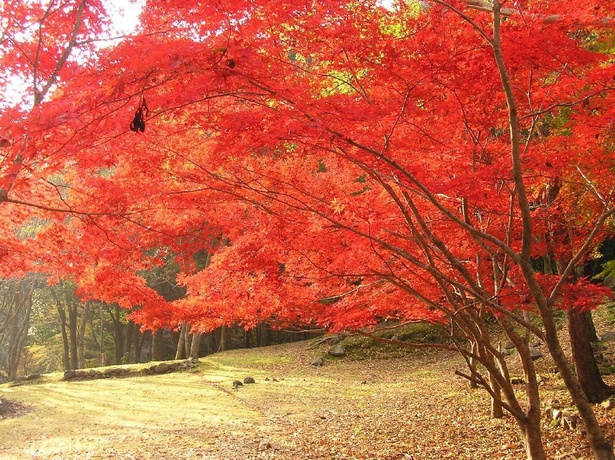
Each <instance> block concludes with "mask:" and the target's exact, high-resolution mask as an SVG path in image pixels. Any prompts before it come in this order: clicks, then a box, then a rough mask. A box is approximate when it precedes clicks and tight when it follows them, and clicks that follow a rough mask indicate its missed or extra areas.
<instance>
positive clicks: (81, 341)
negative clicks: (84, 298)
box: [77, 302, 90, 369]
mask: <svg viewBox="0 0 615 460" xmlns="http://www.w3.org/2000/svg"><path fill="white" fill-rule="evenodd" d="M89 317H90V302H85V304H84V305H83V315H82V316H81V321H80V322H79V331H78V333H77V365H78V366H79V369H83V368H84V367H85V326H86V325H87V323H88V320H89Z"/></svg>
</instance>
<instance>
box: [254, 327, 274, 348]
mask: <svg viewBox="0 0 615 460" xmlns="http://www.w3.org/2000/svg"><path fill="white" fill-rule="evenodd" d="M270 334H271V331H270V329H269V326H268V325H267V324H265V323H260V324H259V325H258V326H257V329H256V336H257V341H258V346H259V347H266V346H267V345H269V337H270Z"/></svg>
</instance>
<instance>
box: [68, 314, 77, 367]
mask: <svg viewBox="0 0 615 460" xmlns="http://www.w3.org/2000/svg"><path fill="white" fill-rule="evenodd" d="M68 332H69V334H70V365H71V369H79V361H78V359H77V349H78V346H77V303H76V302H70V303H69V305H68Z"/></svg>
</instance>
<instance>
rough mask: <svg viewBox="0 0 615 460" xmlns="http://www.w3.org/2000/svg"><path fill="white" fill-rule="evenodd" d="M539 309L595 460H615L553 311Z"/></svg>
mask: <svg viewBox="0 0 615 460" xmlns="http://www.w3.org/2000/svg"><path fill="white" fill-rule="evenodd" d="M539 307H540V313H541V316H542V318H543V325H544V327H545V336H546V344H547V346H548V347H549V352H550V353H551V356H552V357H553V361H554V362H555V364H556V365H557V368H558V370H559V372H560V375H561V376H562V379H563V380H564V383H565V384H566V388H567V389H568V392H569V393H570V396H571V398H572V401H573V403H574V405H575V406H576V407H577V410H578V411H579V415H580V416H581V419H582V420H583V423H584V424H585V429H586V431H587V438H588V441H589V445H590V447H591V449H592V453H593V455H594V458H595V459H596V460H615V455H614V454H613V446H612V445H611V444H610V443H609V442H608V440H607V439H606V437H605V436H604V433H603V432H602V429H601V428H600V425H599V424H598V420H597V419H596V415H595V414H594V410H593V407H592V405H591V403H590V402H589V400H588V399H587V396H586V395H585V393H584V392H583V388H582V387H581V384H580V383H579V380H578V379H577V377H576V376H575V375H574V373H573V372H572V369H571V368H570V366H569V364H568V360H567V359H566V356H565V355H564V352H563V350H562V347H561V344H560V342H559V339H558V337H557V331H556V328H555V322H554V321H553V314H552V310H551V309H550V307H549V306H548V305H540V304H539Z"/></svg>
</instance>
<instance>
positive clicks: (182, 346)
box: [175, 323, 188, 359]
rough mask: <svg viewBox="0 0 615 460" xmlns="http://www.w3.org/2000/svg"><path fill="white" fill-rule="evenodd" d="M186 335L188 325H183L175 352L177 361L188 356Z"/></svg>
mask: <svg viewBox="0 0 615 460" xmlns="http://www.w3.org/2000/svg"><path fill="white" fill-rule="evenodd" d="M186 335H188V323H182V327H181V329H180V330H179V338H178V340H177V349H176V350H175V359H182V358H184V357H185V356H186V355H185V351H186Z"/></svg>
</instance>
